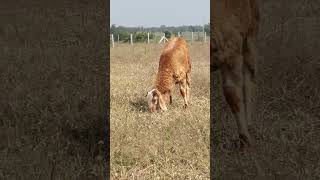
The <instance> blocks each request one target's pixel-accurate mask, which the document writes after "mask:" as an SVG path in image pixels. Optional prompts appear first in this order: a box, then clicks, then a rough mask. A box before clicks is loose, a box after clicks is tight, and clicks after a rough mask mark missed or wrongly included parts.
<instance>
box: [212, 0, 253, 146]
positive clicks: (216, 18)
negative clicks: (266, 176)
mask: <svg viewBox="0 0 320 180" xmlns="http://www.w3.org/2000/svg"><path fill="white" fill-rule="evenodd" d="M211 2H212V3H211V13H212V14H211V19H212V23H211V29H212V36H213V37H212V38H211V43H210V44H211V46H210V51H211V60H212V62H211V65H212V66H211V70H212V71H215V70H218V69H220V70H221V74H222V83H223V92H224V95H225V98H226V101H227V102H228V104H229V105H230V107H231V110H232V112H233V114H234V116H235V118H236V121H237V125H238V131H239V138H240V142H241V145H242V147H243V146H252V145H254V143H253V139H252V137H251V136H250V134H249V131H248V124H250V123H251V120H252V105H253V98H252V97H253V96H252V86H251V83H252V82H254V78H255V74H256V57H257V54H256V44H255V40H256V37H257V33H258V24H259V10H258V5H257V3H256V0H213V1H211Z"/></svg>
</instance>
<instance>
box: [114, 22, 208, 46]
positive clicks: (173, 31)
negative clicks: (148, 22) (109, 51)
mask: <svg viewBox="0 0 320 180" xmlns="http://www.w3.org/2000/svg"><path fill="white" fill-rule="evenodd" d="M203 30H204V31H205V32H206V34H207V36H209V35H210V24H209V23H208V24H205V25H204V26H200V25H197V26H191V25H190V26H186V25H184V26H176V27H175V26H165V25H161V26H160V27H125V26H116V25H115V24H112V25H111V27H110V33H111V34H113V35H114V38H115V41H117V38H118V35H119V41H121V42H129V41H130V34H133V40H134V41H135V42H145V41H146V40H147V38H148V32H149V38H150V39H154V38H155V37H156V36H155V34H156V33H159V32H163V33H165V36H166V38H170V37H171V36H172V35H174V36H177V35H178V33H179V32H180V33H181V32H203Z"/></svg>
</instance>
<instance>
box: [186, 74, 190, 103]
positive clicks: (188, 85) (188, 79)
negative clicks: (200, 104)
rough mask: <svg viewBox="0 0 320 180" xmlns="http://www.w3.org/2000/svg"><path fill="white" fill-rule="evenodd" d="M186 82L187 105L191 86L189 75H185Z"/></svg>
mask: <svg viewBox="0 0 320 180" xmlns="http://www.w3.org/2000/svg"><path fill="white" fill-rule="evenodd" d="M186 80H187V101H188V103H189V102H190V90H191V88H190V86H191V77H190V73H187V74H186Z"/></svg>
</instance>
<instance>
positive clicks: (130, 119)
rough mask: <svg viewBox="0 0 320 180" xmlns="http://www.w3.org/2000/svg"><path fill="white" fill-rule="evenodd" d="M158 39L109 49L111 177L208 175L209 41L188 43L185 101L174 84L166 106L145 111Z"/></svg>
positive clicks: (198, 177) (156, 59)
mask: <svg viewBox="0 0 320 180" xmlns="http://www.w3.org/2000/svg"><path fill="white" fill-rule="evenodd" d="M162 48H163V44H135V45H134V46H131V45H129V44H117V45H116V46H115V47H114V48H111V49H110V71H111V72H110V95H111V96H110V107H111V109H110V113H111V115H110V118H111V119H110V122H111V127H110V128H111V132H110V142H111V154H110V155H111V178H112V179H209V160H210V158H209V130H210V125H209V115H210V112H209V110H210V98H209V96H210V75H209V74H210V72H209V63H210V61H209V44H208V43H203V42H195V43H193V44H192V45H190V44H189V50H190V57H191V65H192V70H191V80H192V81H191V97H190V106H189V107H188V108H187V109H183V106H182V105H183V99H182V97H181V95H180V92H179V87H178V86H177V87H176V88H175V90H174V92H173V95H172V100H173V103H172V105H169V104H168V105H167V107H168V111H166V112H161V113H150V112H149V110H148V104H147V98H146V94H147V92H148V91H149V90H150V87H151V86H152V85H153V80H154V78H155V75H156V72H157V70H158V63H159V57H160V54H161V51H162Z"/></svg>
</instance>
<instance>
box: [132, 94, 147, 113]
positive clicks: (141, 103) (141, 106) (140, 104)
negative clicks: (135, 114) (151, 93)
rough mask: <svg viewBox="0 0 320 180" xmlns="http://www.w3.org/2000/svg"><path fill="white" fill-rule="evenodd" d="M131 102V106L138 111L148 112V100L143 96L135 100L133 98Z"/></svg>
mask: <svg viewBox="0 0 320 180" xmlns="http://www.w3.org/2000/svg"><path fill="white" fill-rule="evenodd" d="M129 103H130V106H131V107H132V108H133V109H134V110H136V111H139V112H148V104H147V102H146V100H145V99H144V98H142V97H140V98H138V99H135V100H131V101H130V102H129Z"/></svg>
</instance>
